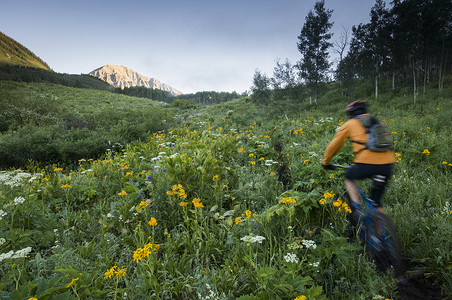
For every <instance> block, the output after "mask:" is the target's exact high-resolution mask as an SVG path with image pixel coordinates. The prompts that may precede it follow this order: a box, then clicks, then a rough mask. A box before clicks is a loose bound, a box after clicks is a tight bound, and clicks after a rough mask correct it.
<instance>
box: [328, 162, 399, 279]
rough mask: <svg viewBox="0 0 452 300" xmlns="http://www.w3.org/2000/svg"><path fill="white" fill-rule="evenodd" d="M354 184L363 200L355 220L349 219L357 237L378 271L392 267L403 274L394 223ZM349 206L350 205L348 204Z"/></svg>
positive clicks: (345, 167) (397, 273) (347, 197)
mask: <svg viewBox="0 0 452 300" xmlns="http://www.w3.org/2000/svg"><path fill="white" fill-rule="evenodd" d="M330 166H331V167H333V170H335V169H338V168H341V169H348V168H350V167H349V166H341V165H330ZM356 185H357V187H358V190H359V193H360V195H361V198H362V200H364V201H362V202H361V207H362V210H361V212H360V213H359V217H358V218H357V220H356V219H353V217H352V218H350V219H351V220H350V221H351V223H352V225H354V226H355V227H356V229H357V233H358V234H359V237H360V238H361V239H362V241H363V242H364V244H365V245H366V250H367V253H369V254H370V257H371V258H372V259H373V261H374V262H375V265H376V267H377V269H378V270H379V271H382V272H386V271H387V270H388V269H392V270H393V271H394V275H396V276H400V275H402V274H404V273H405V262H404V257H403V255H402V244H401V242H400V239H399V237H398V235H397V231H396V229H395V226H394V224H393V223H392V221H391V219H390V218H389V217H388V216H387V215H385V214H383V213H380V212H379V211H377V210H376V209H375V207H374V206H373V204H372V201H371V200H370V199H369V198H368V197H367V196H366V194H365V193H364V192H363V190H362V189H361V187H360V186H359V185H358V183H356ZM344 195H345V196H346V197H345V198H346V199H348V201H349V202H350V201H351V200H350V198H349V196H348V194H347V191H345V192H344V194H343V196H344ZM349 204H351V203H349ZM350 207H352V206H351V205H350Z"/></svg>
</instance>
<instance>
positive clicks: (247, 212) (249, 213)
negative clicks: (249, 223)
mask: <svg viewBox="0 0 452 300" xmlns="http://www.w3.org/2000/svg"><path fill="white" fill-rule="evenodd" d="M245 215H246V218H247V219H249V218H250V217H251V210H247V211H245Z"/></svg>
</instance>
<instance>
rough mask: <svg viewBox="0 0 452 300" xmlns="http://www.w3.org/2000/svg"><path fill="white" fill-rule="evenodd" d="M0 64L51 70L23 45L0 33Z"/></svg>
mask: <svg viewBox="0 0 452 300" xmlns="http://www.w3.org/2000/svg"><path fill="white" fill-rule="evenodd" d="M0 49H1V51H0V64H4V63H6V64H9V65H20V66H26V67H33V68H42V69H45V70H50V68H49V66H48V65H47V64H46V63H45V62H44V61H42V60H41V59H40V58H39V57H37V56H36V55H35V54H34V53H33V52H31V51H30V50H28V49H27V48H26V47H24V46H23V45H22V44H20V43H18V42H17V41H15V40H13V39H12V38H10V37H9V36H7V35H5V34H4V33H3V32H0Z"/></svg>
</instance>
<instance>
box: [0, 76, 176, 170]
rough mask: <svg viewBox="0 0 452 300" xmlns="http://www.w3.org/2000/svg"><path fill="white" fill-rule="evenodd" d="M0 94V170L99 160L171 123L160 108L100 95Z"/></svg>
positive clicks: (58, 89)
mask: <svg viewBox="0 0 452 300" xmlns="http://www.w3.org/2000/svg"><path fill="white" fill-rule="evenodd" d="M0 90H1V91H2V93H1V94H0V99H1V101H2V107H0V114H1V115H2V116H3V117H2V119H1V121H0V128H1V129H2V132H3V134H2V135H1V136H0V153H1V154H2V155H1V158H0V166H2V167H12V166H16V167H19V166H25V165H26V164H27V162H28V161H29V160H34V161H36V162H40V163H43V164H52V163H63V164H70V163H74V162H77V161H78V160H80V159H89V158H98V157H100V156H101V155H103V154H104V153H105V152H106V151H107V150H108V151H113V152H117V151H121V150H122V149H123V148H124V147H125V145H126V144H127V143H131V142H134V141H138V140H142V141H145V140H147V139H148V137H149V136H150V135H151V134H152V133H153V132H157V131H159V130H163V129H166V128H168V126H170V125H171V124H173V120H174V117H173V114H172V113H171V112H170V111H169V110H168V109H165V108H164V107H163V105H162V104H160V103H157V102H153V101H150V100H145V99H138V98H131V97H127V96H122V95H117V94H113V93H109V92H105V91H90V90H85V89H74V88H66V87H62V86H56V85H49V84H39V83H14V82H6V81H2V82H0ZM112 103H114V105H115V108H112V107H111V104H112Z"/></svg>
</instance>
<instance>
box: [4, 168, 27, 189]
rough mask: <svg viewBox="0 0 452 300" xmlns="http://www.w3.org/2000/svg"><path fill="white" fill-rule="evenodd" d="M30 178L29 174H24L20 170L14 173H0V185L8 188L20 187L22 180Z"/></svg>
mask: <svg viewBox="0 0 452 300" xmlns="http://www.w3.org/2000/svg"><path fill="white" fill-rule="evenodd" d="M30 177H31V174H30V173H26V172H24V171H22V170H15V171H8V172H7V171H0V185H2V184H4V185H9V186H10V187H16V186H20V185H22V183H23V180H24V179H28V178H30Z"/></svg>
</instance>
